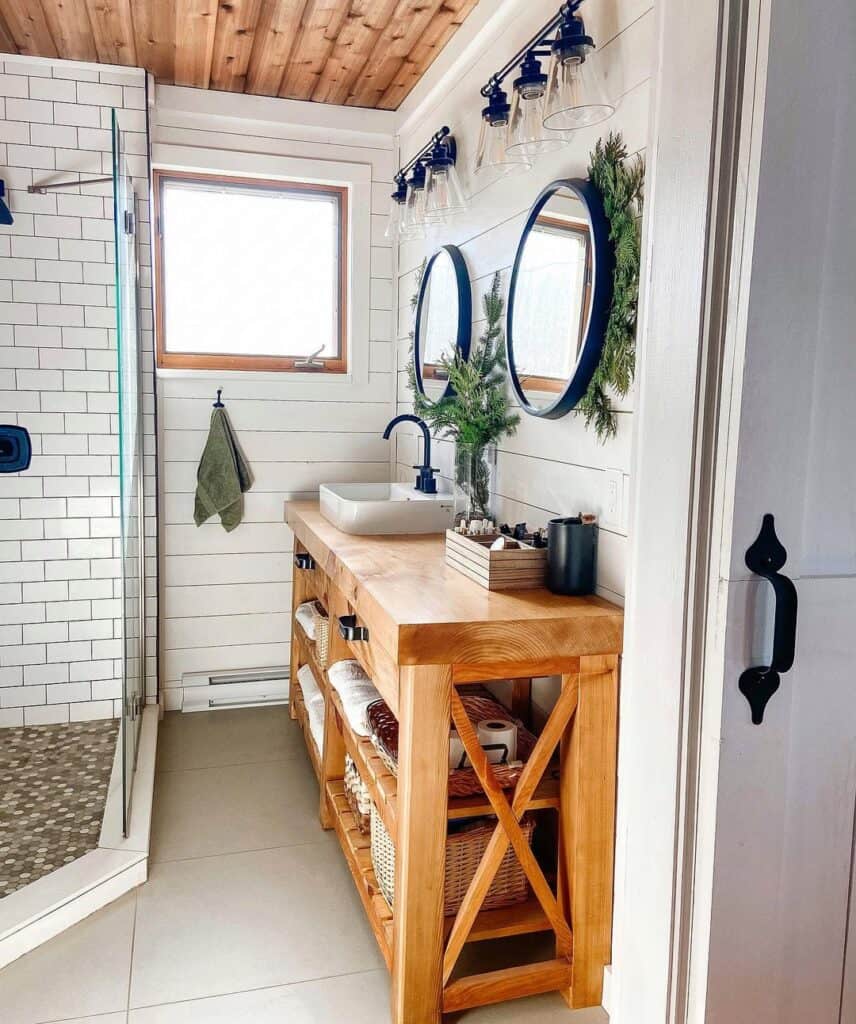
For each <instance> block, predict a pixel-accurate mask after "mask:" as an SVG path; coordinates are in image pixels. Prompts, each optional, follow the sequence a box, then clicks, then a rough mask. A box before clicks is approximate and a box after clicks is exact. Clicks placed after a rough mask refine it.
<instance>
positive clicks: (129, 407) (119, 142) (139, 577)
mask: <svg viewBox="0 0 856 1024" xmlns="http://www.w3.org/2000/svg"><path fill="white" fill-rule="evenodd" d="M112 124H113V219H114V238H115V259H116V266H115V272H116V273H115V280H116V331H117V338H118V342H117V348H118V364H119V385H118V387H119V503H120V545H121V550H120V561H121V570H122V614H121V622H122V662H123V665H122V751H123V766H122V767H123V771H122V793H123V800H122V812H123V829H124V832H125V835H127V834H128V821H129V817H130V809H131V793H132V788H133V786H132V783H133V776H134V768H135V765H136V760H137V745H138V741H139V734H140V725H141V723H142V710H143V705H144V703H145V696H144V680H145V662H144V651H145V647H144V643H145V641H144V636H145V630H144V623H145V618H144V614H145V613H144V603H143V596H144V595H143V586H144V573H143V538H144V528H143V424H142V400H141V399H142V387H141V373H140V343H139V342H140V331H139V303H138V265H137V236H136V215H135V208H134V206H135V204H134V200H135V196H134V189H133V184H132V181H131V177H130V175H129V173H128V167H127V160H126V156H125V152H124V149H123V135H122V131H121V128H120V127H119V122H118V118H117V114H116V111H115V110H114V111H113V122H112Z"/></svg>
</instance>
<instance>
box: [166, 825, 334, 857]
mask: <svg viewBox="0 0 856 1024" xmlns="http://www.w3.org/2000/svg"><path fill="white" fill-rule="evenodd" d="M321 835H322V837H324V836H330V835H331V832H329V831H326V830H325V831H323V832H322V833H321ZM323 842H326V840H325V839H324V838H321V839H308V840H306V841H305V842H302V843H279V844H277V845H276V846H258V847H254V848H253V849H251V850H224V851H223V852H221V853H203V854H199V855H197V856H195V857H172V858H170V859H169V860H153V861H152V864H153V865H154V864H187V863H188V862H189V861H192V860H215V859H216V858H217V857H240V856H242V855H243V854H247V853H270V852H271V851H272V850H296V849H298V848H300V847H303V846H320V845H321V843H323Z"/></svg>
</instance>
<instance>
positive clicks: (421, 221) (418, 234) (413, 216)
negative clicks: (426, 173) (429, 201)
mask: <svg viewBox="0 0 856 1024" xmlns="http://www.w3.org/2000/svg"><path fill="white" fill-rule="evenodd" d="M400 234H401V237H402V238H424V237H425V188H424V186H423V187H422V188H413V187H411V188H410V189H408V192H407V203H406V204H405V206H404V213H403V215H402V218H401V229H400Z"/></svg>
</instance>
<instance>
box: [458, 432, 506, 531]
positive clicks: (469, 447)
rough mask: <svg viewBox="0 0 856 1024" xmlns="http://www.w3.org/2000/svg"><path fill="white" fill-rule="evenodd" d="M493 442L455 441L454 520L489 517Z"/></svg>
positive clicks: (490, 510) (491, 500)
mask: <svg viewBox="0 0 856 1024" xmlns="http://www.w3.org/2000/svg"><path fill="white" fill-rule="evenodd" d="M495 471H496V446H495V445H492V444H487V445H474V444H462V443H460V442H458V443H457V444H456V445H455V523H456V524H457V523H460V522H461V520H463V519H466V520H467V522H469V521H470V520H472V519H493V478H494V473H495Z"/></svg>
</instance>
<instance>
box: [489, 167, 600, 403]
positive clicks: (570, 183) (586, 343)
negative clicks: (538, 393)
mask: <svg viewBox="0 0 856 1024" xmlns="http://www.w3.org/2000/svg"><path fill="white" fill-rule="evenodd" d="M561 188H567V189H570V190H571V191H572V192H574V193H575V194H576V195H577V197H578V198H579V199H580V201H581V202H582V204H583V207H584V208H585V211H586V218H587V220H588V226H589V232H590V236H591V259H592V292H591V305H590V308H589V318H588V323H587V325H586V332H585V338H584V340H583V343H582V346H581V348H580V354H579V358H578V359H577V364H576V366H575V367H574V372H573V373H572V374H571V376H570V379H569V380H568V383H567V385H566V386H565V390H564V391H563V392H562V394H560V395H559V397H558V398H557V399H556V401H555V402H553V403H552V405H547V406H545V407H544V408H543V409H536V408H535V406H533V405H530V404H529V400H528V399H527V397H526V393H525V391H524V390H523V386H522V385H521V383H520V378H519V377H518V375H517V368H516V367H515V365H514V299H515V293H516V290H517V278H518V274H519V272H520V264H521V262H522V260H523V252H524V249H525V248H526V240H527V239H528V238H529V232H530V231H531V230H532V228H533V226H534V224H535V221H536V220H537V219H538V215H539V214H540V213H541V211H542V210H543V209H544V207H545V206H546V205H547V203H548V202H549V201H550V199H551V198H552V196H554V195H555V194H556V192H558V191H559V189H561ZM609 231H610V227H609V220H608V218H607V216H606V211H605V210H604V207H603V200H602V199H601V197H600V193H599V192H598V190H597V189H596V188H595V187H594V185H593V184H592V183H591V182H590V181H589V180H588V179H584V178H560V179H558V180H557V181H553V182H551V183H550V184H549V185H547V187H546V188H545V189H543V190H542V192H541V193H540V195H539V196H538V198H537V199H536V200H535V202H534V204H533V206H532V209H531V210H530V211H529V216H528V217H527V219H526V224H525V226H524V228H523V233H522V235H521V236H520V242H519V243H518V246H517V254H516V256H515V257H514V268H513V270H512V272H511V285H510V288H509V293H508V312H507V322H506V331H505V351H506V355H507V357H508V375H509V377H510V379H511V385H512V387H513V388H514V392H515V394H516V395H517V398H518V400H519V401H520V404H521V406H522V407H523V409H524V411H525V412H528V413H529V415H530V416H540V417H542V418H543V419H548V420H557V419H559V418H560V417H562V416H566V415H567V414H568V413H569V412H570V411H571V410H572V409H573V408H574V407H575V406H576V405H577V403H578V402H579V401H580V399H581V398H582V397H583V395H584V394H585V393H586V391H587V390H588V386H589V384H590V383H591V379H592V377H593V376H594V372H595V370H596V369H597V366H598V363H599V362H600V357H601V355H602V354H603V345H604V342H605V340H606V326H607V323H608V322H609V312H610V309H611V307H612V287H613V273H614V271H615V247H614V245H613V243H612V240H611V239H610V237H609Z"/></svg>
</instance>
